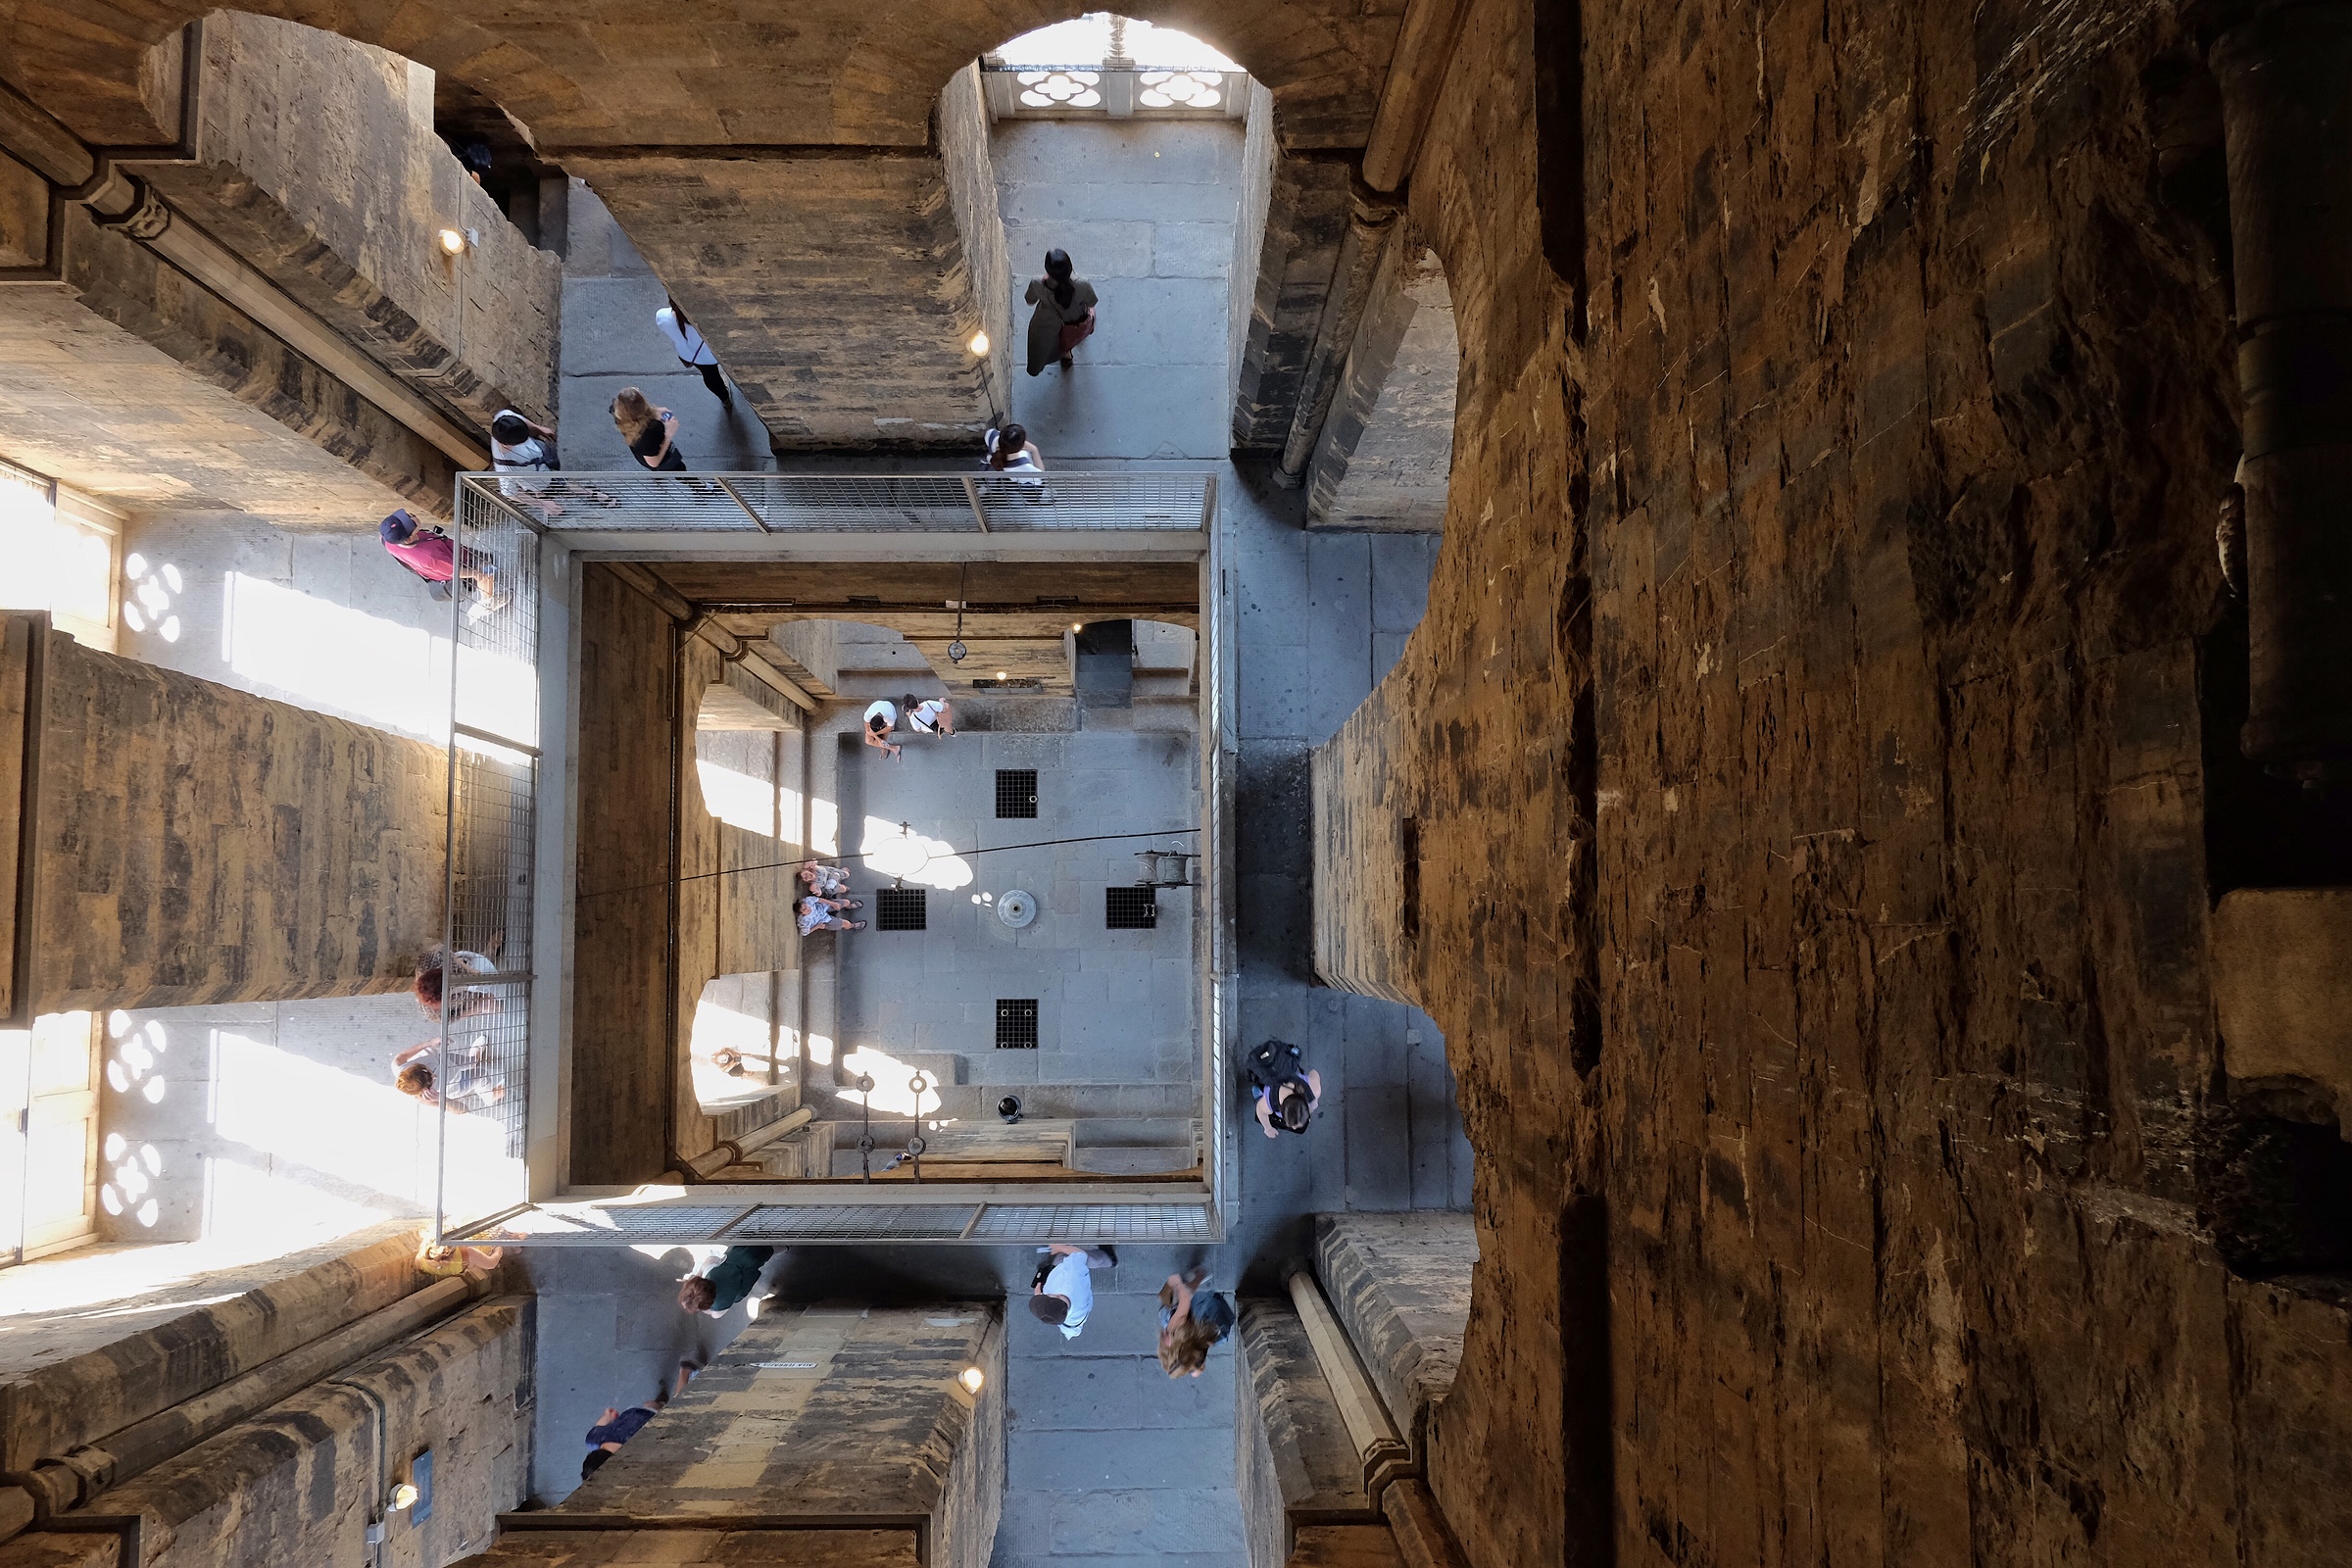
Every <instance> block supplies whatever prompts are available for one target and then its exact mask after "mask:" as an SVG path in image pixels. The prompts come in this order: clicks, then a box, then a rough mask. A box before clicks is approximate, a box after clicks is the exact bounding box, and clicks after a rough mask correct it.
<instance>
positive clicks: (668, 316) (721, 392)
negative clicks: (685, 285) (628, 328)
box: [654, 299, 735, 414]
mask: <svg viewBox="0 0 2352 1568" xmlns="http://www.w3.org/2000/svg"><path fill="white" fill-rule="evenodd" d="M654 324H655V325H656V326H658V327H660V328H661V329H662V336H663V337H665V338H667V339H669V346H670V348H671V349H672V350H674V351H675V352H676V354H677V356H678V363H679V364H680V365H683V366H685V367H686V368H688V369H691V370H699V371H701V372H702V377H703V385H705V386H707V387H709V388H710V389H711V396H712V397H714V398H716V399H718V405H719V407H720V408H722V409H725V410H726V411H727V412H728V413H729V414H733V413H734V412H735V394H734V393H732V392H729V391H728V390H727V378H726V376H725V374H724V373H723V372H721V371H720V369H719V368H718V356H717V355H715V354H713V353H711V345H710V344H709V343H706V342H705V341H703V332H702V328H700V327H698V326H696V325H695V324H694V323H693V322H692V321H690V320H688V319H686V312H685V310H684V309H683V308H682V307H680V306H679V304H678V302H677V301H676V300H674V299H673V300H671V301H670V302H669V303H668V304H667V305H664V306H662V309H660V310H658V311H656V312H655V313H654Z"/></svg>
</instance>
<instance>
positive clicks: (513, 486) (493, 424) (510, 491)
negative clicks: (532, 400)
mask: <svg viewBox="0 0 2352 1568" xmlns="http://www.w3.org/2000/svg"><path fill="white" fill-rule="evenodd" d="M490 466H491V467H492V468H495V469H496V470H497V471H498V472H499V473H500V474H502V475H504V474H510V473H533V472H537V473H545V472H546V471H547V470H548V469H550V468H553V467H554V466H556V432H555V429H554V427H553V426H550V425H545V424H541V423H540V422H539V421H538V420H536V419H532V418H528V417H524V416H523V415H521V414H518V413H516V412H515V410H513V409H501V410H499V411H498V413H497V415H496V416H495V417H492V419H491V420H490ZM547 490H548V486H547V485H546V484H545V483H544V482H542V483H538V484H532V483H529V482H528V481H525V480H522V479H508V478H503V477H502V478H501V479H500V480H499V481H498V493H499V494H500V495H503V496H505V497H506V498H507V499H508V500H510V501H519V502H521V503H522V504H523V505H524V506H526V507H528V508H530V510H531V511H533V512H535V513H537V514H538V515H540V516H541V517H542V518H547V519H552V518H555V517H557V516H560V515H563V512H564V508H563V507H562V506H561V505H559V504H558V503H556V502H554V501H550V500H549V499H547Z"/></svg>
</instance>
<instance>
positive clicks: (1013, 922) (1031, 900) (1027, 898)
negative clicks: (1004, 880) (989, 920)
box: [997, 888, 1037, 931]
mask: <svg viewBox="0 0 2352 1568" xmlns="http://www.w3.org/2000/svg"><path fill="white" fill-rule="evenodd" d="M997 918H998V919H1000V920H1002V921H1004V922H1005V924H1006V925H1008V926H1010V927H1012V928H1013V929H1014V930H1015V931H1025V930H1027V929H1028V928H1029V924H1030V922H1031V921H1033V920H1035V919H1036V918H1037V895H1036V894H1034V893H1031V892H1029V891H1027V890H1026V889H1023V888H1014V889H1013V890H1012V891H1011V892H1009V893H1000V894H998V895H997Z"/></svg>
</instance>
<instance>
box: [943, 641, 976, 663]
mask: <svg viewBox="0 0 2352 1568" xmlns="http://www.w3.org/2000/svg"><path fill="white" fill-rule="evenodd" d="M970 652H971V650H970V649H968V648H966V647H964V646H963V641H962V639H960V638H958V639H957V640H956V641H955V642H952V643H950V644H948V662H949V663H951V664H960V663H962V662H963V656H964V655H966V654H968V653H970Z"/></svg>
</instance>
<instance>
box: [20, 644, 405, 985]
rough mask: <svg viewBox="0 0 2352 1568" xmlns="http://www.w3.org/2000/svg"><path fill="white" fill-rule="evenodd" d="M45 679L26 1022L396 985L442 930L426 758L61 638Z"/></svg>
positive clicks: (49, 650) (331, 721) (355, 728)
mask: <svg viewBox="0 0 2352 1568" xmlns="http://www.w3.org/2000/svg"><path fill="white" fill-rule="evenodd" d="M11 618H15V617H11ZM45 661H46V666H47V667H46V674H45V676H44V681H45V690H44V696H43V702H42V713H41V732H40V740H39V745H40V776H39V790H40V796H39V803H38V810H37V815H36V818H35V824H34V832H35V835H36V837H35V840H34V843H35V846H36V849H35V854H36V855H37V863H36V867H35V871H36V875H37V876H38V879H39V884H38V890H37V895H36V898H37V905H36V907H37V909H38V913H37V915H36V920H37V922H38V923H37V925H36V927H35V934H34V942H35V944H36V946H37V951H38V961H37V965H36V978H35V981H34V987H33V1010H35V1011H38V1012H53V1011H60V1010H65V1009H71V1008H78V1007H92V1008H107V1007H161V1006H185V1005H200V1004H212V1003H222V1002H268V1001H283V1000H286V999H289V998H295V997H336V996H356V995H361V994H364V993H368V992H375V991H397V990H403V989H405V988H406V987H407V986H408V985H409V984H410V983H411V981H412V979H413V977H414V974H415V970H416V962H417V956H418V955H419V954H420V953H422V952H423V951H424V950H425V949H426V948H427V947H429V946H430V945H431V944H432V943H433V942H435V941H437V940H438V939H439V936H440V931H441V903H442V894H443V886H442V884H443V859H444V845H443V839H444V836H445V834H444V822H445V819H446V816H447V811H448V799H447V766H446V760H445V758H444V755H443V752H442V749H441V748H440V747H438V746H433V745H428V744H426V743H425V742H422V741H415V740H408V739H405V738H403V737H400V736H394V735H387V734H385V733H383V732H382V731H380V730H373V729H369V728H367V727H366V726H364V725H360V724H354V723H352V722H350V721H348V720H346V719H339V718H329V717H326V716H324V715H322V714H319V713H313V712H310V711H306V710H303V709H299V708H295V707H292V706H290V705H288V704H285V703H277V702H272V701H270V700H269V699H268V698H262V697H255V696H251V695H249V694H247V693H245V692H240V691H234V690H231V689H230V688H228V687H225V686H217V685H215V684H213V683H212V682H210V681H205V680H199V679H197V678H195V677H194V676H191V675H182V674H178V673H176V672H173V671H170V670H165V669H160V668H157V667H156V666H154V665H151V664H143V663H140V662H136V661H133V660H128V659H120V658H117V657H115V656H114V655H112V654H102V653H98V652H96V651H94V650H92V649H88V648H84V647H82V646H81V645H80V644H78V643H76V642H74V641H73V640H72V639H71V638H69V637H67V636H65V635H64V634H63V633H59V632H52V633H50V634H49V638H48V642H47V646H46V649H45ZM0 809H5V810H6V812H7V818H6V820H7V824H8V828H9V829H10V830H14V829H15V828H16V824H17V822H18V821H19V820H20V819H21V818H20V811H21V809H22V808H21V804H20V803H19V802H18V801H15V800H11V801H9V802H8V803H7V804H6V806H5V807H4V808H0Z"/></svg>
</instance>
